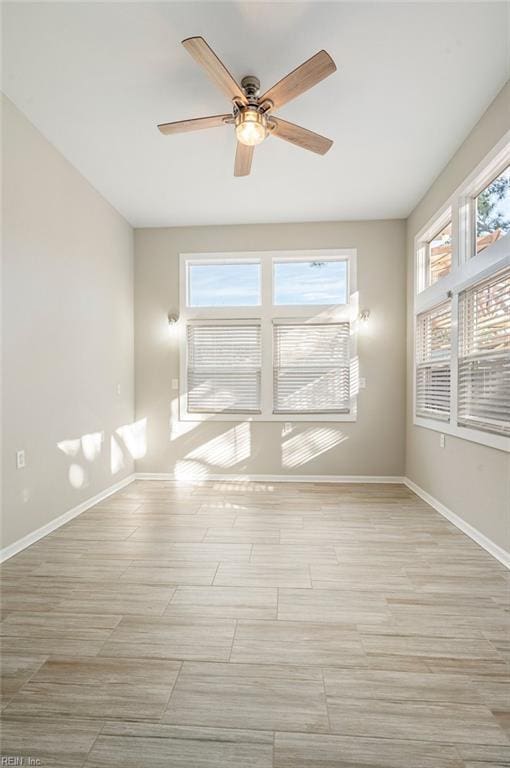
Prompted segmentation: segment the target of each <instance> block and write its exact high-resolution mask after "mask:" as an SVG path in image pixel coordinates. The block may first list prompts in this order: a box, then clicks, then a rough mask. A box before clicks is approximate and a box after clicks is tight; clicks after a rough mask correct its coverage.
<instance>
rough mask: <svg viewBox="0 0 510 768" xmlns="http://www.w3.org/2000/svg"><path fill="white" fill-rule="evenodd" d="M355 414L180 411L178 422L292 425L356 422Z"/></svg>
mask: <svg viewBox="0 0 510 768" xmlns="http://www.w3.org/2000/svg"><path fill="white" fill-rule="evenodd" d="M357 418H358V417H357V414H356V413H257V414H255V413H246V414H242V413H187V412H185V411H184V412H183V411H181V413H180V414H179V419H180V421H230V422H246V421H266V422H271V421H276V422H280V423H282V422H285V423H294V422H297V421H313V422H341V421H343V422H349V421H350V422H354V421H357Z"/></svg>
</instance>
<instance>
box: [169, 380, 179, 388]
mask: <svg viewBox="0 0 510 768" xmlns="http://www.w3.org/2000/svg"><path fill="white" fill-rule="evenodd" d="M171 386H172V389H179V379H172V384H171Z"/></svg>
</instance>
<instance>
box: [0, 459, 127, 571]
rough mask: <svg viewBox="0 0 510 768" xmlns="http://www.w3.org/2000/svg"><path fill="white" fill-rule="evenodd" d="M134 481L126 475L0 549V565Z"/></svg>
mask: <svg viewBox="0 0 510 768" xmlns="http://www.w3.org/2000/svg"><path fill="white" fill-rule="evenodd" d="M134 479H135V475H134V474H131V475H128V476H127V477H125V478H124V479H123V480H119V482H118V483H115V484H114V485H110V486H109V488H105V490H104V491H101V492H100V493H98V494H96V496H92V498H90V499H87V500H86V501H82V503H81V504H78V506H76V507H73V508H72V509H69V510H68V511H67V512H64V514H63V515H59V517H56V518H55V519H54V520H50V522H49V523H46V525H43V526H42V527H41V528H38V529H37V530H36V531H32V533H29V534H27V535H26V536H23V538H22V539H18V541H15V542H14V543H13V544H9V546H8V547H4V548H3V549H0V563H3V562H4V561H5V560H8V559H9V558H10V557H12V556H13V555H16V554H18V552H21V550H22V549H26V548H27V547H29V546H30V545H31V544H35V542H36V541H39V539H42V538H43V537H44V536H47V535H48V534H49V533H51V532H52V531H55V530H56V529H57V528H60V526H61V525H64V524H65V523H68V522H69V521H70V520H72V519H73V518H74V517H78V515H81V513H82V512H85V511H86V510H87V509H90V507H93V506H94V505H95V504H99V502H100V501H103V500H104V499H106V498H108V496H111V495H112V493H116V492H117V491H120V490H121V488H125V487H126V485H129V484H130V483H132V482H133V480H134Z"/></svg>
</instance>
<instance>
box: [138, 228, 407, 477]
mask: <svg viewBox="0 0 510 768" xmlns="http://www.w3.org/2000/svg"><path fill="white" fill-rule="evenodd" d="M404 238H405V225H404V223H403V222H401V221H377V222H369V221H367V222H357V223H314V224H288V225H285V224H275V225H250V226H230V227H229V226H224V227H189V228H172V229H165V228H162V229H141V230H136V231H135V328H136V332H135V379H136V418H137V419H139V420H143V419H146V420H147V421H146V427H147V453H146V455H145V456H144V457H143V458H141V459H140V460H139V461H138V462H137V470H138V471H140V472H165V473H173V472H176V473H177V474H178V475H180V476H190V475H191V476H200V475H201V474H205V475H206V474H207V473H211V474H244V473H247V474H268V475H286V474H287V475H288V474H293V475H300V474H301V475H328V474H329V475H402V474H403V469H404V408H403V402H404V396H405V394H404V393H405V383H404V382H405V349H404V347H405V340H404V337H405V331H404V326H405V255H404V248H405V244H404ZM335 247H341V248H350V247H355V248H357V249H358V288H359V294H360V304H361V305H362V307H363V308H365V307H366V308H369V309H370V310H371V318H370V321H369V324H368V327H367V329H366V335H363V336H361V337H360V339H359V358H360V366H361V375H362V376H364V377H366V379H367V388H366V389H365V390H363V391H361V393H360V395H359V417H358V421H357V422H356V423H336V424H335V423H327V422H322V423H310V422H307V423H303V422H301V423H295V424H293V425H292V431H290V432H288V431H287V433H286V434H285V435H283V436H282V428H283V427H284V424H283V423H282V422H279V423H278V422H254V423H252V424H251V425H250V424H242V423H241V422H237V426H236V422H232V423H230V422H228V423H227V422H205V423H197V422H191V423H190V422H185V423H179V422H178V421H177V419H176V416H175V413H176V412H175V407H176V397H177V392H175V391H172V390H171V388H170V387H171V379H172V378H177V377H178V376H179V359H178V342H177V339H176V337H175V335H172V333H171V332H170V331H169V327H168V323H167V321H166V316H167V313H168V312H169V311H176V310H178V307H179V288H178V285H179V281H178V275H179V253H181V252H182V253H185V252H188V253H189V252H195V253H198V252H207V251H210V252H211V251H212V252H222V251H236V250H237V251H239V250H241V251H243V250H247V251H249V250H282V249H299V248H335ZM172 401H173V406H172Z"/></svg>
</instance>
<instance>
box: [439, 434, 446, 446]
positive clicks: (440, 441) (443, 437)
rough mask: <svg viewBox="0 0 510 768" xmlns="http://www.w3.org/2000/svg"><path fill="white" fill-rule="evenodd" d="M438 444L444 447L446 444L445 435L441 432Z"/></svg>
mask: <svg viewBox="0 0 510 768" xmlns="http://www.w3.org/2000/svg"><path fill="white" fill-rule="evenodd" d="M439 445H440V447H441V448H444V447H445V445H446V435H443V433H441V434H440V435H439Z"/></svg>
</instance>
